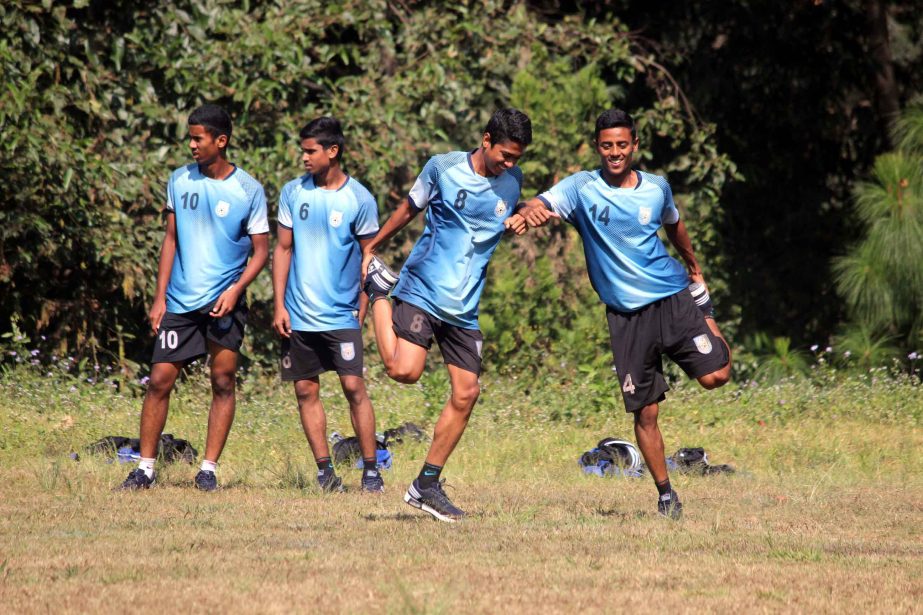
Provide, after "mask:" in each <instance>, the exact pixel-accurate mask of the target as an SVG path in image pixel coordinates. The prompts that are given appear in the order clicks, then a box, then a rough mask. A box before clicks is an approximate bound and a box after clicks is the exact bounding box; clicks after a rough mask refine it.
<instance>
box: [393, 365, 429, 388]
mask: <svg viewBox="0 0 923 615" xmlns="http://www.w3.org/2000/svg"><path fill="white" fill-rule="evenodd" d="M422 375H423V370H417V369H412V368H408V367H407V366H404V365H390V366H388V377H389V378H391V379H392V380H396V381H398V382H400V383H401V384H414V383H415V382H416V381H417V380H419V379H420V376H422Z"/></svg>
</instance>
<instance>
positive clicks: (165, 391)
mask: <svg viewBox="0 0 923 615" xmlns="http://www.w3.org/2000/svg"><path fill="white" fill-rule="evenodd" d="M175 381H176V379H175V378H172V377H170V376H168V375H163V374H156V373H152V374H151V380H150V382H148V385H147V395H148V397H153V398H156V399H164V398H166V397H169V396H170V393H171V392H172V391H173V383H174V382H175Z"/></svg>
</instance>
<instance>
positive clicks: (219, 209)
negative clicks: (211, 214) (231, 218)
mask: <svg viewBox="0 0 923 615" xmlns="http://www.w3.org/2000/svg"><path fill="white" fill-rule="evenodd" d="M229 211H231V204H230V203H228V202H227V201H218V204H217V205H215V213H216V214H218V217H219V218H223V217H225V216H226V215H228V212H229Z"/></svg>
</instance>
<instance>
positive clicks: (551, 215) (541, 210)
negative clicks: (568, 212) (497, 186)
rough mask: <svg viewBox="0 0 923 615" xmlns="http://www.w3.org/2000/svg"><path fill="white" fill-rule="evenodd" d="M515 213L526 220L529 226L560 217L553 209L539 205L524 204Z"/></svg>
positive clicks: (545, 222)
mask: <svg viewBox="0 0 923 615" xmlns="http://www.w3.org/2000/svg"><path fill="white" fill-rule="evenodd" d="M517 213H519V215H520V216H522V218H523V219H524V220H525V221H526V224H528V225H529V226H531V227H538V226H544V225H546V224H548V221H549V220H554V219H560V218H561V216H559V215H558V214H556V213H555V212H553V211H550V210H548V209H547V208H545V207H542V206H541V205H526V206H525V207H522V208H521V209H520V210H519V211H518V212H517Z"/></svg>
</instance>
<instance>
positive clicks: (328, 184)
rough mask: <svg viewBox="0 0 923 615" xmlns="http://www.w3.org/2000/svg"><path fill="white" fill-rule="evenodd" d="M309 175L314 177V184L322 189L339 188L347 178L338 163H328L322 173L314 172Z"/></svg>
mask: <svg viewBox="0 0 923 615" xmlns="http://www.w3.org/2000/svg"><path fill="white" fill-rule="evenodd" d="M311 177H313V178H314V185H315V186H316V187H318V188H323V189H324V190H339V189H340V188H342V187H343V184H345V183H346V180H347V179H349V178H348V177H347V176H346V173H344V172H343V169H342V168H340V165H338V164H333V165H330V166H329V167H327V170H326V171H324V172H323V173H314V174H313V175H312V176H311Z"/></svg>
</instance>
